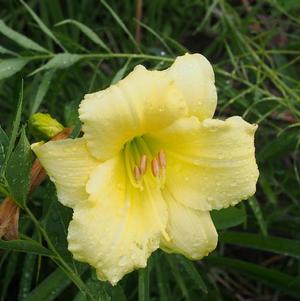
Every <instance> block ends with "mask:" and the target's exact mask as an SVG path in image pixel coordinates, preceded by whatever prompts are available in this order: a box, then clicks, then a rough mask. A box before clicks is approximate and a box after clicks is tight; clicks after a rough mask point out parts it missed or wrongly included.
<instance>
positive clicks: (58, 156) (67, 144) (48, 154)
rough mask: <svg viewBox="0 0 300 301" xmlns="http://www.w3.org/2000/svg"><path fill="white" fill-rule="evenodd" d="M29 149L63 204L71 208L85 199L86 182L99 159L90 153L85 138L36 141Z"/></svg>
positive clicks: (86, 195) (86, 196)
mask: <svg viewBox="0 0 300 301" xmlns="http://www.w3.org/2000/svg"><path fill="white" fill-rule="evenodd" d="M31 148H32V150H33V152H34V153H35V154H36V156H37V157H38V159H39V160H40V162H41V164H42V165H43V167H44V168H45V170H46V172H47V174H48V175H49V176H50V179H51V181H53V182H54V184H55V186H56V189H57V196H58V199H59V201H60V202H61V203H62V204H64V205H65V206H68V207H73V206H75V205H76V204H77V203H78V202H80V201H83V200H86V199H87V198H88V194H87V192H86V190H85V185H86V183H87V181H88V178H89V175H90V173H91V171H92V170H93V169H94V168H95V167H96V166H97V165H99V162H97V161H96V160H95V159H94V158H93V157H92V156H91V155H90V154H89V152H88V149H87V146H86V141H85V139H84V138H79V139H74V140H73V139H67V140H60V141H49V142H47V143H45V144H43V143H35V144H33V145H32V146H31Z"/></svg>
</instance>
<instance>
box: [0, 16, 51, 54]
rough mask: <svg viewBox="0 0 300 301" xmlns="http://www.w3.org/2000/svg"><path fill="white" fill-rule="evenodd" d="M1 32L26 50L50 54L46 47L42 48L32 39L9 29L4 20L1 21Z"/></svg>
mask: <svg viewBox="0 0 300 301" xmlns="http://www.w3.org/2000/svg"><path fill="white" fill-rule="evenodd" d="M0 32H1V33H2V34H3V35H5V36H6V37H7V38H9V39H11V40H13V41H14V42H16V43H17V44H19V45H20V46H22V47H24V48H27V49H31V50H35V51H38V52H47V53H49V51H48V50H47V49H45V48H44V47H42V46H40V45H39V44H37V43H36V42H34V41H32V40H31V39H29V38H27V37H25V36H23V35H22V34H20V33H18V32H16V31H14V30H13V29H11V28H10V27H8V26H7V25H6V24H5V23H4V22H3V21H2V20H0Z"/></svg>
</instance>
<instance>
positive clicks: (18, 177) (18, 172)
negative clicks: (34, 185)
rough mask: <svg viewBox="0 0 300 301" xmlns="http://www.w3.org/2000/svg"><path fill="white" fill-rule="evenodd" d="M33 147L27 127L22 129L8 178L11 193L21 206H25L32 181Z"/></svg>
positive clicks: (8, 167)
mask: <svg viewBox="0 0 300 301" xmlns="http://www.w3.org/2000/svg"><path fill="white" fill-rule="evenodd" d="M31 158H32V157H31V149H30V144H29V142H28V140H27V137H26V134H25V129H24V128H23V129H22V132H21V136H20V140H19V142H18V144H17V146H16V149H15V150H14V152H13V153H12V155H11V157H10V158H9V160H8V163H7V168H6V180H7V183H8V186H9V191H10V195H11V196H12V198H13V199H14V201H15V202H17V203H18V204H19V205H20V206H21V207H24V205H25V202H26V198H27V193H28V189H29V182H30V171H31Z"/></svg>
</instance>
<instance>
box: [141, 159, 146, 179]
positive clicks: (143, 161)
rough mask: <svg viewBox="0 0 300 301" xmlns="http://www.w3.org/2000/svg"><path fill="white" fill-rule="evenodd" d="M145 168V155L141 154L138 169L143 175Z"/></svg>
mask: <svg viewBox="0 0 300 301" xmlns="http://www.w3.org/2000/svg"><path fill="white" fill-rule="evenodd" d="M146 170H147V156H146V155H143V156H142V158H141V161H140V171H141V174H142V175H144V174H145V172H146Z"/></svg>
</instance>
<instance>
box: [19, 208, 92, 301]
mask: <svg viewBox="0 0 300 301" xmlns="http://www.w3.org/2000/svg"><path fill="white" fill-rule="evenodd" d="M24 210H25V211H26V213H27V214H28V216H29V217H30V219H31V220H32V221H33V223H34V224H35V225H36V227H37V228H38V229H39V231H40V232H41V234H42V235H43V237H44V238H45V240H46V242H47V244H48V247H49V249H50V250H51V251H52V252H53V254H54V255H55V256H53V257H52V260H53V261H54V262H55V263H56V264H57V265H58V266H59V267H60V268H61V269H62V270H63V271H64V272H65V273H66V274H67V275H68V276H69V278H70V279H71V280H72V281H73V282H74V283H75V285H76V286H77V287H78V288H79V289H80V290H81V291H82V292H83V293H84V294H87V295H88V296H89V297H90V298H91V300H94V299H93V296H92V295H91V293H90V292H89V291H88V289H87V288H86V286H85V284H84V282H83V281H82V280H81V278H80V277H78V275H77V274H76V273H75V272H74V271H73V270H72V269H71V268H70V266H69V265H68V264H67V263H66V262H65V261H64V259H63V258H62V257H61V255H60V254H59V253H58V252H57V250H56V248H55V246H54V245H53V244H52V241H51V239H50V238H49V236H48V234H47V232H46V231H45V229H44V228H43V227H42V226H41V224H40V223H39V221H38V220H37V219H36V217H35V216H34V214H33V213H32V212H31V210H30V209H29V208H28V207H27V206H26V205H25V208H24Z"/></svg>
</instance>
